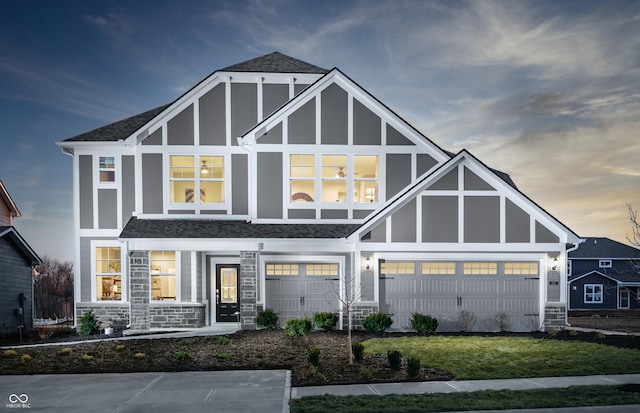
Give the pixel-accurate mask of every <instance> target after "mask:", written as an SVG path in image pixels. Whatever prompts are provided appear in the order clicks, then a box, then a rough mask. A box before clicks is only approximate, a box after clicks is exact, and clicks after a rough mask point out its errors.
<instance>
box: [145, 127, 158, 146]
mask: <svg viewBox="0 0 640 413" xmlns="http://www.w3.org/2000/svg"><path fill="white" fill-rule="evenodd" d="M142 144H143V145H162V128H160V129H158V130H156V131H155V132H153V133H152V134H151V135H149V136H147V137H146V138H145V139H144V140H143V141H142Z"/></svg>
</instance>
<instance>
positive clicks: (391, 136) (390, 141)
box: [387, 124, 413, 145]
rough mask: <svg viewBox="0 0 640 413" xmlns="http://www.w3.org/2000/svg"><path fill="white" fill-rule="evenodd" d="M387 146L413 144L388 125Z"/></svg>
mask: <svg viewBox="0 0 640 413" xmlns="http://www.w3.org/2000/svg"><path fill="white" fill-rule="evenodd" d="M387 145H413V142H411V141H410V140H409V139H407V138H406V137H405V136H404V135H403V134H401V133H400V132H398V131H397V130H396V129H395V128H394V127H393V126H391V125H389V124H387Z"/></svg>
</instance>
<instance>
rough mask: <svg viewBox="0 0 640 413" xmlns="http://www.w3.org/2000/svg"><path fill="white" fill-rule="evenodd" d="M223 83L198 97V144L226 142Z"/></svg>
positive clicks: (224, 143)
mask: <svg viewBox="0 0 640 413" xmlns="http://www.w3.org/2000/svg"><path fill="white" fill-rule="evenodd" d="M224 89H225V85H224V84H219V85H216V86H215V87H214V88H213V89H211V90H210V91H209V92H207V93H206V94H205V95H204V96H202V97H201V98H200V145H226V144H227V135H226V130H227V117H226V113H225V90H224Z"/></svg>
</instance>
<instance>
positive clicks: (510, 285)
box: [503, 279, 538, 295]
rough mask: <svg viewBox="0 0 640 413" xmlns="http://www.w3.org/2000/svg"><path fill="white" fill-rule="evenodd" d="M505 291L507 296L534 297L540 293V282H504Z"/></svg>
mask: <svg viewBox="0 0 640 413" xmlns="http://www.w3.org/2000/svg"><path fill="white" fill-rule="evenodd" d="M503 291H504V293H505V294H522V295H532V294H537V292H538V280H525V279H519V280H504V282H503Z"/></svg>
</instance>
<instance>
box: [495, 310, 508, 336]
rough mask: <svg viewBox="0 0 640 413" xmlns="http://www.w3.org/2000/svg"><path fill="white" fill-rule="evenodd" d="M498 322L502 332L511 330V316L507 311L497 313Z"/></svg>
mask: <svg viewBox="0 0 640 413" xmlns="http://www.w3.org/2000/svg"><path fill="white" fill-rule="evenodd" d="M496 323H497V324H498V329H499V330H500V331H501V332H503V333H504V332H505V331H508V330H509V316H508V315H507V313H498V314H496Z"/></svg>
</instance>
